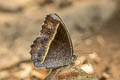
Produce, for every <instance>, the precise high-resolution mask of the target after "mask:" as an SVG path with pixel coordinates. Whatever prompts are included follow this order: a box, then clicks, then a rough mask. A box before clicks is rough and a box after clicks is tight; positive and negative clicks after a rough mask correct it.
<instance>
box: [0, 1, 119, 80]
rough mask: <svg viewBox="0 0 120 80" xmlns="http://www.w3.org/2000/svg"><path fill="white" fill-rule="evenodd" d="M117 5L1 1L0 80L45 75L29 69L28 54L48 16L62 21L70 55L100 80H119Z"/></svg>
mask: <svg viewBox="0 0 120 80" xmlns="http://www.w3.org/2000/svg"><path fill="white" fill-rule="evenodd" d="M119 4H120V1H119V0H100V1H98V0H74V1H73V0H66V1H64V0H1V1H0V44H1V45H0V62H1V63H0V80H41V79H44V78H45V77H46V75H48V74H47V73H48V70H46V69H36V68H35V67H34V66H33V64H32V62H31V60H30V57H31V56H30V54H29V51H30V45H31V44H32V42H33V40H34V39H35V38H36V36H39V34H40V30H41V25H42V22H43V19H44V18H45V16H46V15H47V14H49V13H57V14H58V15H59V16H60V17H61V18H62V20H63V21H64V23H65V24H66V26H67V29H68V30H69V33H70V35H71V39H72V42H73V46H74V54H76V55H77V57H78V58H81V57H83V56H84V57H85V59H86V61H87V62H88V63H90V64H92V66H93V69H94V74H95V75H96V76H98V78H99V79H100V80H120V71H119V70H120V6H119ZM90 54H95V55H96V56H95V58H94V59H93V58H91V57H90V56H89V55H90Z"/></svg>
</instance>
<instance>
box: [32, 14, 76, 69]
mask: <svg viewBox="0 0 120 80" xmlns="http://www.w3.org/2000/svg"><path fill="white" fill-rule="evenodd" d="M30 54H31V60H32V61H33V63H34V65H35V67H38V68H48V69H54V68H58V67H62V66H66V65H69V64H71V63H72V62H73V61H74V60H75V59H76V56H75V55H73V45H72V41H71V38H70V35H69V33H68V31H67V28H66V26H65V24H64V23H63V21H62V20H61V18H60V17H59V16H58V15H57V14H56V13H51V14H48V15H47V16H46V17H45V20H44V23H43V25H42V30H41V33H40V35H39V36H38V37H37V38H36V39H35V40H34V41H33V44H32V45H31V51H30Z"/></svg>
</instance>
